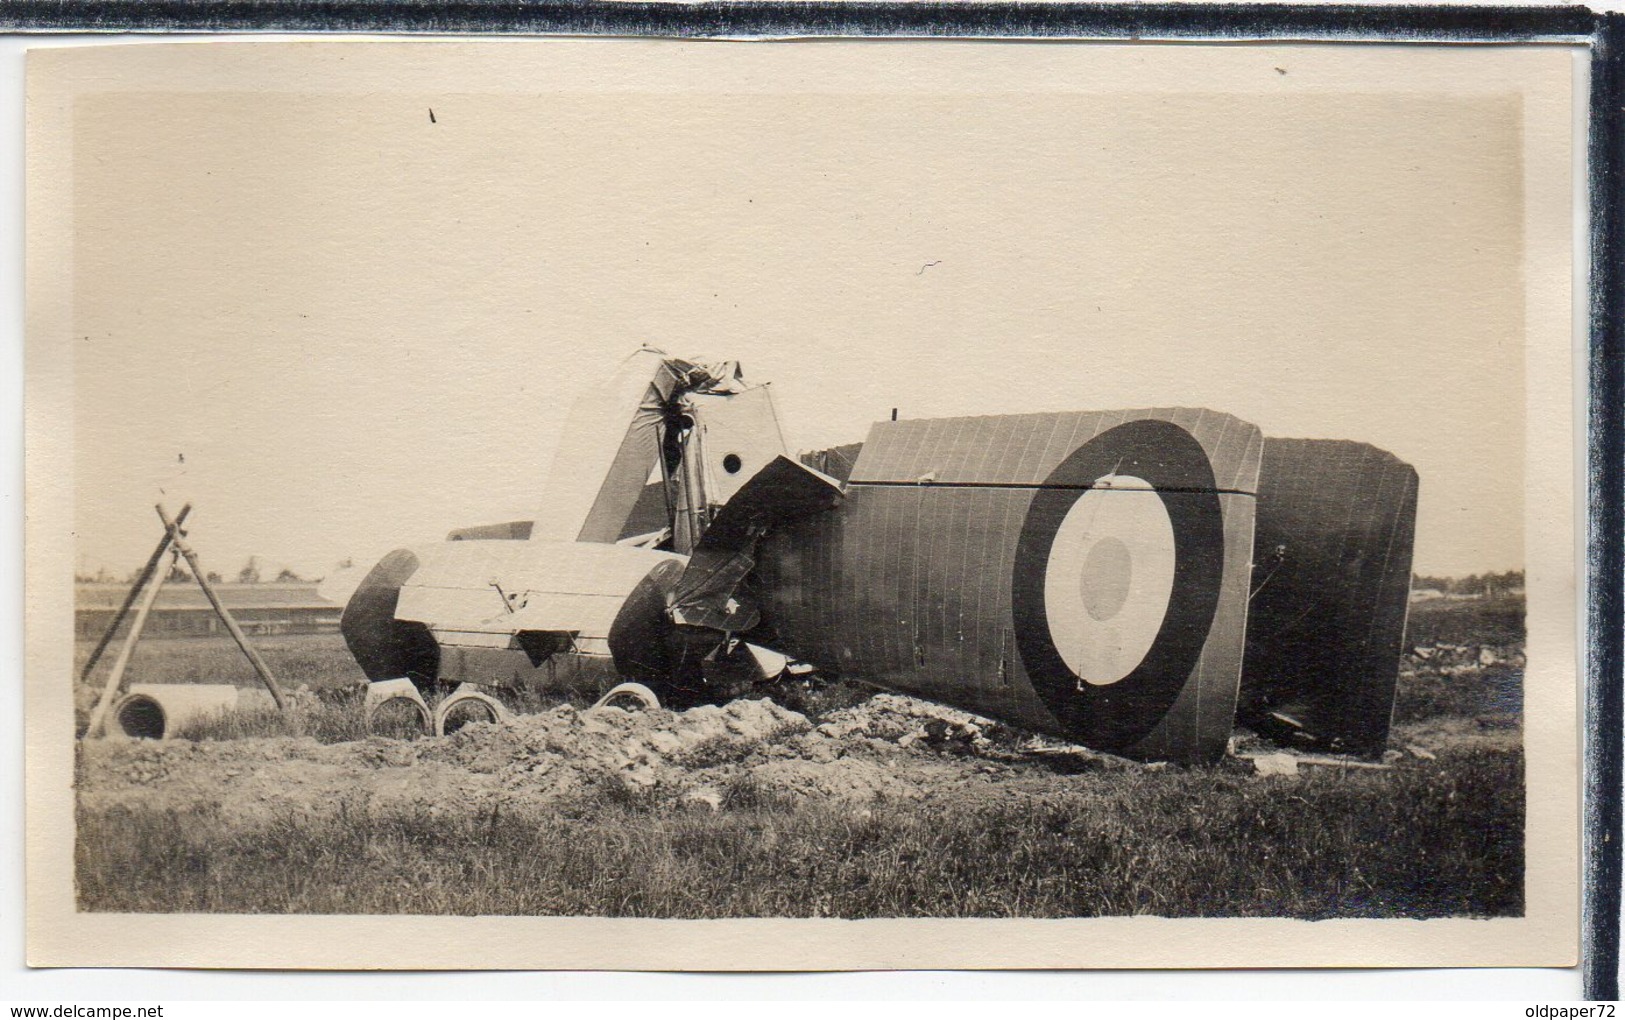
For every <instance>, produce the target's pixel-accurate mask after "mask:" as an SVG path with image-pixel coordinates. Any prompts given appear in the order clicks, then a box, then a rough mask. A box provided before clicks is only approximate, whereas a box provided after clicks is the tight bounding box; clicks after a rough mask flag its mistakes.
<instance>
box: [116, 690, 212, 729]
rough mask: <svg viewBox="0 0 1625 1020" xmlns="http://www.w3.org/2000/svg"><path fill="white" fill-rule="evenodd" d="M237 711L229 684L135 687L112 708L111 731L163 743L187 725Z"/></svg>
mask: <svg viewBox="0 0 1625 1020" xmlns="http://www.w3.org/2000/svg"><path fill="white" fill-rule="evenodd" d="M236 710H237V688H235V687H233V686H232V685H230V684H132V685H131V686H130V689H129V692H128V693H127V694H125V695H124V697H122V698H120V699H119V700H118V701H117V703H115V704H114V705H113V711H112V713H111V715H110V717H109V719H108V722H109V725H108V729H109V730H110V731H112V732H113V733H117V734H119V735H121V736H125V737H139V738H143V739H147V740H163V739H165V738H167V737H173V736H174V735H175V734H176V733H178V732H180V731H181V730H182V729H183V728H185V726H186V725H187V724H188V723H191V722H195V721H197V720H200V719H204V718H208V717H210V716H223V715H225V714H227V713H229V712H235V711H236Z"/></svg>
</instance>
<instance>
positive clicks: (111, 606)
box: [74, 580, 344, 640]
mask: <svg viewBox="0 0 1625 1020" xmlns="http://www.w3.org/2000/svg"><path fill="white" fill-rule="evenodd" d="M212 587H213V588H214V590H215V591H216V592H217V593H218V594H219V596H220V601H221V602H222V603H224V604H225V607H226V608H227V609H228V610H230V611H231V615H232V617H233V619H235V620H236V621H237V623H238V624H239V625H241V626H242V628H243V631H244V632H245V633H248V634H323V633H332V632H336V631H337V630H338V629H339V616H340V615H341V614H342V613H343V612H344V607H343V606H342V605H340V604H338V603H336V602H329V601H328V600H326V599H324V598H322V597H321V596H320V595H318V594H317V593H316V585H315V584H312V583H310V582H308V581H300V582H286V583H284V582H272V583H266V584H215V585H213V586H212ZM129 592H130V586H129V585H128V584H99V583H91V584H76V585H74V636H75V637H78V638H80V639H88V640H94V639H96V638H99V637H101V635H102V632H103V631H105V630H106V629H107V625H108V624H109V623H111V622H112V619H113V614H114V613H117V612H118V608H119V606H121V605H123V604H124V599H125V596H127V595H128V594H129ZM129 615H130V616H131V617H133V616H134V615H135V612H134V610H133V609H132V610H131V612H130V614H129ZM128 626H129V622H128V619H126V622H125V625H124V627H123V628H120V630H121V632H122V631H123V630H124V629H127V628H128ZM225 633H226V627H225V624H223V623H221V622H220V617H218V616H217V615H215V612H214V609H213V607H211V606H210V605H209V600H208V598H207V597H205V596H204V594H203V590H202V589H201V588H199V587H198V584H197V582H196V581H192V580H186V581H169V582H166V583H165V584H164V587H163V590H162V591H160V592H159V593H158V601H157V602H156V603H154V604H153V607H152V614H151V615H150V616H148V617H147V625H146V628H145V629H144V630H143V631H142V635H143V636H144V637H146V636H150V637H207V636H208V635H211V634H222V635H223V634H225Z"/></svg>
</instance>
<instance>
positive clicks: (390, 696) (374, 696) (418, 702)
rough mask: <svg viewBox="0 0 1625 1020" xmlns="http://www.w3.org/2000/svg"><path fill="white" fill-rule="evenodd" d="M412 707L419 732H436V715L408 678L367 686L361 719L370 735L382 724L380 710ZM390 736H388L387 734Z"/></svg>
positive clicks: (382, 681) (381, 681)
mask: <svg viewBox="0 0 1625 1020" xmlns="http://www.w3.org/2000/svg"><path fill="white" fill-rule="evenodd" d="M403 704H404V705H408V706H410V707H411V710H412V712H413V713H414V716H415V718H416V721H417V732H418V733H420V734H427V733H433V732H434V725H435V724H434V713H433V712H431V711H429V705H428V703H427V702H425V701H424V700H423V695H422V694H419V693H418V689H417V685H416V684H414V683H412V681H411V680H409V679H407V678H406V677H400V678H399V679H396V680H378V681H375V682H373V683H370V684H368V685H367V697H366V700H365V701H364V702H363V703H362V706H361V718H362V721H363V722H364V723H365V725H366V728H367V732H368V733H377V732H378V727H379V724H380V722H382V721H383V720H380V719H379V715H378V713H379V710H381V709H382V708H383V707H384V706H385V705H390V706H392V707H394V708H396V709H399V708H400V707H401V706H402V705H403ZM385 735H388V734H385Z"/></svg>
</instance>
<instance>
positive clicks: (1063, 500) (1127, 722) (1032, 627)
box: [1011, 419, 1224, 748]
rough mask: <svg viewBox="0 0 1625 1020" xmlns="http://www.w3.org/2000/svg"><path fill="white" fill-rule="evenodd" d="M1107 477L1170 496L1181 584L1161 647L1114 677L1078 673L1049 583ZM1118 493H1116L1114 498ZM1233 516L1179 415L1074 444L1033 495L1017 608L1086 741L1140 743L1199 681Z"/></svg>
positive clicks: (1039, 675)
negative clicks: (1066, 529)
mask: <svg viewBox="0 0 1625 1020" xmlns="http://www.w3.org/2000/svg"><path fill="white" fill-rule="evenodd" d="M1105 475H1132V476H1134V477H1136V478H1140V479H1143V480H1145V481H1146V482H1148V483H1149V484H1150V485H1151V486H1152V488H1154V489H1156V490H1157V492H1158V495H1159V496H1161V497H1162V503H1163V506H1164V507H1165V508H1166V509H1167V511H1168V520H1169V522H1170V523H1171V524H1172V525H1173V532H1174V581H1173V589H1172V591H1171V593H1170V594H1169V597H1168V609H1167V612H1166V613H1165V614H1164V616H1163V619H1162V626H1161V628H1159V629H1158V631H1157V636H1156V640H1154V641H1153V642H1152V644H1151V650H1150V651H1149V652H1147V653H1146V655H1145V658H1144V659H1142V660H1140V664H1139V665H1138V666H1137V667H1135V669H1134V671H1133V672H1132V673H1130V674H1129V675H1128V676H1126V677H1124V678H1123V679H1121V680H1119V681H1117V682H1116V683H1114V684H1105V685H1095V684H1091V683H1087V682H1084V681H1082V680H1081V679H1080V678H1079V677H1078V675H1077V674H1076V673H1074V672H1072V669H1071V668H1070V667H1069V666H1067V664H1066V661H1065V660H1064V659H1062V657H1061V653H1060V652H1059V651H1058V650H1057V649H1056V647H1055V642H1054V640H1053V639H1052V638H1051V636H1050V628H1049V617H1048V615H1047V611H1046V609H1045V606H1044V580H1045V572H1046V570H1047V568H1048V565H1049V557H1050V547H1051V545H1053V544H1054V541H1055V533H1056V532H1057V531H1058V530H1059V529H1060V527H1061V522H1062V521H1064V520H1065V519H1066V515H1067V511H1069V510H1071V509H1072V504H1073V503H1075V502H1077V501H1078V499H1080V498H1081V497H1082V496H1083V494H1084V493H1085V492H1087V491H1089V486H1091V485H1093V483H1094V482H1095V481H1096V480H1097V479H1099V478H1101V477H1103V476H1105ZM1108 498H1109V497H1108ZM1223 573H1224V519H1223V516H1222V514H1221V511H1220V508H1219V495H1218V493H1217V492H1215V491H1214V484H1213V466H1212V464H1210V463H1209V462H1208V458H1207V453H1206V452H1205V451H1204V450H1203V449H1202V446H1201V444H1200V443H1198V442H1197V441H1196V440H1195V438H1193V437H1192V436H1191V434H1190V433H1189V432H1186V431H1185V430H1184V429H1182V428H1180V427H1179V426H1178V425H1175V424H1174V423H1173V422H1168V421H1160V420H1154V419H1142V420H1140V421H1131V422H1128V423H1126V424H1123V425H1119V426H1117V427H1116V428H1112V429H1108V430H1106V431H1105V432H1102V433H1101V434H1100V435H1098V436H1096V437H1094V438H1093V439H1091V440H1089V441H1088V442H1087V443H1084V444H1083V445H1082V446H1080V447H1078V448H1077V449H1076V450H1074V451H1073V452H1072V454H1071V456H1069V457H1067V458H1066V460H1064V461H1062V462H1061V463H1060V465H1059V466H1058V467H1056V469H1055V470H1054V471H1052V472H1050V475H1049V477H1048V478H1045V479H1044V481H1043V483H1042V487H1041V488H1040V489H1039V490H1038V494H1037V495H1036V496H1034V497H1033V501H1032V505H1031V506H1030V507H1029V508H1028V510H1027V517H1026V520H1025V521H1024V522H1023V523H1022V526H1021V537H1020V539H1019V540H1018V542H1017V545H1016V556H1015V569H1014V571H1013V575H1012V577H1011V606H1012V616H1013V617H1014V630H1015V635H1016V647H1017V649H1018V650H1019V651H1020V652H1021V661H1022V664H1023V666H1024V667H1025V668H1026V673H1027V676H1028V677H1029V679H1031V681H1032V685H1033V689H1034V690H1035V691H1036V692H1037V693H1038V696H1039V697H1040V698H1041V699H1042V700H1043V702H1044V705H1045V706H1046V707H1047V708H1048V709H1049V710H1050V712H1051V713H1053V714H1054V716H1055V718H1056V719H1057V720H1058V721H1059V722H1060V723H1061V725H1062V726H1063V727H1064V728H1065V729H1066V730H1067V732H1069V733H1072V734H1074V735H1075V736H1076V737H1077V739H1078V740H1079V741H1080V742H1082V743H1085V744H1088V745H1090V746H1093V747H1100V748H1123V747H1128V746H1131V745H1133V744H1134V743H1135V742H1137V741H1139V740H1141V739H1142V738H1144V737H1145V736H1146V734H1148V733H1150V732H1151V730H1152V729H1153V728H1154V727H1155V726H1156V725H1157V723H1158V722H1159V721H1160V720H1161V719H1162V717H1163V716H1164V715H1166V714H1167V712H1168V709H1169V708H1171V707H1172V706H1173V703H1174V700H1175V699H1176V698H1178V697H1179V692H1180V690H1181V689H1183V688H1184V686H1185V683H1186V681H1187V680H1188V679H1190V674H1191V671H1192V670H1193V669H1195V668H1196V661H1197V659H1199V658H1200V657H1201V655H1202V646H1203V645H1204V644H1205V643H1206V642H1207V635H1208V630H1209V628H1210V627H1211V626H1212V624H1213V614H1214V611H1215V610H1216V609H1217V608H1218V605H1219V587H1220V583H1221V581H1222V579H1223Z"/></svg>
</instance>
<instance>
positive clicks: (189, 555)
mask: <svg viewBox="0 0 1625 1020" xmlns="http://www.w3.org/2000/svg"><path fill="white" fill-rule="evenodd" d="M157 510H158V517H159V519H160V520H162V521H163V522H164V528H165V529H166V530H167V531H168V532H169V536H170V539H171V540H172V541H173V542H174V543H175V548H176V549H177V550H179V552H180V554H181V555H182V556H184V557H185V558H186V565H187V566H189V567H191V568H192V576H193V577H194V578H196V579H197V583H198V586H199V587H201V588H202V589H203V594H205V595H207V596H208V597H209V604H210V605H211V606H213V607H214V611H215V612H216V613H218V614H219V615H220V620H221V622H222V623H224V624H225V625H226V630H228V631H230V632H231V636H232V639H233V640H235V641H236V642H237V647H238V648H241V649H242V650H243V654H244V655H246V656H248V661H249V662H250V663H252V664H253V666H254V672H256V673H258V674H259V675H260V679H261V680H263V681H264V682H265V689H266V690H268V691H270V692H271V700H272V701H274V702H276V707H277V709H278V710H279V711H282V712H286V711H287V710H288V706H287V703H286V702H285V701H284V700H283V697H282V688H281V687H279V686H278V685H277V682H276V677H274V676H272V675H271V668H270V667H269V666H267V665H266V664H265V660H263V659H261V658H260V655H259V653H258V652H256V651H254V647H253V646H252V645H250V644H249V643H248V638H247V636H246V635H244V634H243V629H242V628H241V627H239V626H237V621H236V620H235V619H233V618H232V615H231V613H230V611H228V610H227V609H226V607H225V604H224V603H222V602H221V601H220V596H218V595H216V594H215V593H214V588H213V587H212V586H210V584H209V578H208V577H207V575H205V574H204V573H203V568H202V567H201V566H199V565H198V561H197V553H195V552H193V551H192V547H191V546H189V545H187V544H186V540H185V539H183V538H181V535H180V527H179V525H177V524H176V523H175V522H174V521H172V520H170V519H169V513H168V512H167V511H166V510H165V509H164V508H163V506H162V504H160V505H159V506H158V507H157Z"/></svg>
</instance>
